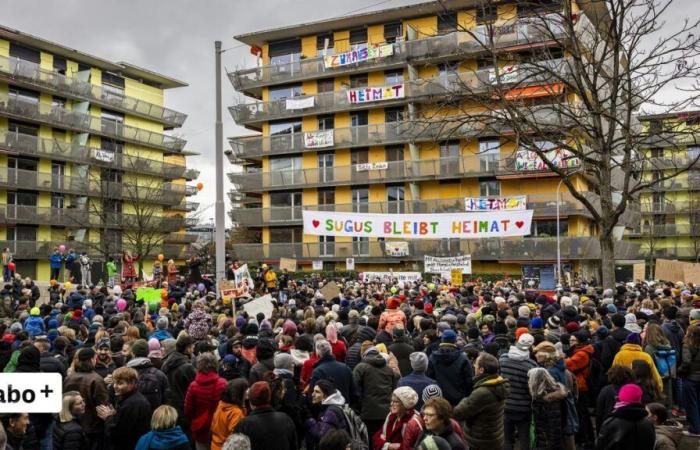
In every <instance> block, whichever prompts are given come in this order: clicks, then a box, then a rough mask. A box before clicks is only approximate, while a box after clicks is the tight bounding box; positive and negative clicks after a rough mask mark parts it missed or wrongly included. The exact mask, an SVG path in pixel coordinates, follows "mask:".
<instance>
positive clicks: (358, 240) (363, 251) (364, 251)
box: [352, 236, 369, 256]
mask: <svg viewBox="0 0 700 450" xmlns="http://www.w3.org/2000/svg"><path fill="white" fill-rule="evenodd" d="M352 254H353V256H369V238H368V237H365V236H353V238H352Z"/></svg>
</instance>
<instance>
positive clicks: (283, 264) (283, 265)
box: [280, 258, 297, 272]
mask: <svg viewBox="0 0 700 450" xmlns="http://www.w3.org/2000/svg"><path fill="white" fill-rule="evenodd" d="M285 269H286V270H287V271H288V272H296V271H297V260H296V259H292V258H280V270H285Z"/></svg>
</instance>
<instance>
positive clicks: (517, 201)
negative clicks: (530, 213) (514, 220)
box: [464, 195, 527, 211]
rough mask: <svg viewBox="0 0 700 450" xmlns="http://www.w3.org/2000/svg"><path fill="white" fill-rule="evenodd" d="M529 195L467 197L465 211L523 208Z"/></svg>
mask: <svg viewBox="0 0 700 450" xmlns="http://www.w3.org/2000/svg"><path fill="white" fill-rule="evenodd" d="M526 201H527V196H525V195H516V196H514V197H467V198H465V199H464V210H465V211H503V210H509V211H514V210H522V209H525V207H526Z"/></svg>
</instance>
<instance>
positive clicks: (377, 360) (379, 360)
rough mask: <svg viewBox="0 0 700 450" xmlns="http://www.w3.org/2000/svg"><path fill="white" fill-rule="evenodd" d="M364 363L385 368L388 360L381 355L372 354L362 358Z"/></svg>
mask: <svg viewBox="0 0 700 450" xmlns="http://www.w3.org/2000/svg"><path fill="white" fill-rule="evenodd" d="M362 362H364V363H367V364H370V365H372V366H374V367H380V368H381V367H384V366H386V359H384V357H383V356H382V355H380V354H379V353H370V354H369V355H367V356H365V357H364V358H362Z"/></svg>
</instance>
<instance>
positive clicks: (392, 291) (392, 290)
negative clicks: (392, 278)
mask: <svg viewBox="0 0 700 450" xmlns="http://www.w3.org/2000/svg"><path fill="white" fill-rule="evenodd" d="M390 291H391V293H392V294H396V291H398V289H396V286H392V287H391V289H390Z"/></svg>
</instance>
